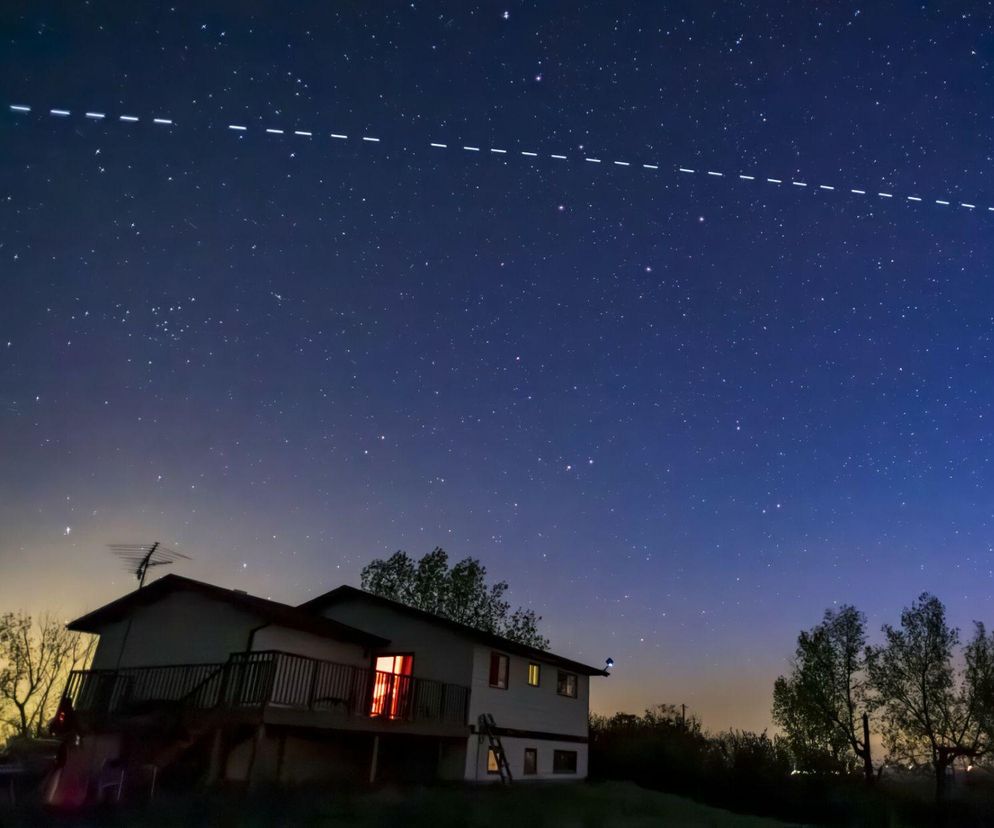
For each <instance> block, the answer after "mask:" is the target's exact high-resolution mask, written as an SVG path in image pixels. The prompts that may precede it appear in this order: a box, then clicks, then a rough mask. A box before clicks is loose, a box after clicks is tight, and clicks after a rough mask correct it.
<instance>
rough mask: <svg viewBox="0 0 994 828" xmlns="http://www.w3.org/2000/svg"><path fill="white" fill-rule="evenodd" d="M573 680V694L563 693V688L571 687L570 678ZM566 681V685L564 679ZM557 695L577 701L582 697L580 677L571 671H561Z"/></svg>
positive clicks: (558, 678)
mask: <svg viewBox="0 0 994 828" xmlns="http://www.w3.org/2000/svg"><path fill="white" fill-rule="evenodd" d="M571 676H572V678H573V692H572V693H568V692H563V688H564V687H566V688H568V687H569V678H570V677H571ZM564 677H565V679H566V681H565V684H564V682H563V679H564ZM556 695H557V696H562V697H563V698H564V699H576V698H579V697H580V677H579V676H578V675H577V674H576V673H571V672H569V670H560V671H559V673H558V675H557V676H556Z"/></svg>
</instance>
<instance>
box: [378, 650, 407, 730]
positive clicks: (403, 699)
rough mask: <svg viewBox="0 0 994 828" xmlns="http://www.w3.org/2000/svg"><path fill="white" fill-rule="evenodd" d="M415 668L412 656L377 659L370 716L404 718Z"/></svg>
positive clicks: (388, 656) (380, 657)
mask: <svg viewBox="0 0 994 828" xmlns="http://www.w3.org/2000/svg"><path fill="white" fill-rule="evenodd" d="M413 668H414V656H412V655H386V656H378V657H377V659H376V673H375V674H374V675H375V678H374V680H373V700H372V704H371V705H370V708H369V715H370V716H386V717H387V718H390V719H400V718H403V717H404V715H405V714H406V711H407V706H408V702H409V700H410V698H411V686H412V683H413V679H412V678H411V674H412V672H413Z"/></svg>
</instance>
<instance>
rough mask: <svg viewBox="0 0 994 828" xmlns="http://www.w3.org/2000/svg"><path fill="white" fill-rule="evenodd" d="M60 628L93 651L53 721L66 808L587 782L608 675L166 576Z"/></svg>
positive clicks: (342, 593)
mask: <svg viewBox="0 0 994 828" xmlns="http://www.w3.org/2000/svg"><path fill="white" fill-rule="evenodd" d="M69 628H70V629H72V630H77V631H80V632H87V633H93V634H95V635H98V636H99V642H98V645H97V648H96V653H95V656H94V660H93V664H92V665H91V667H90V669H88V670H81V671H76V672H74V673H73V674H72V675H71V676H70V679H69V681H68V683H67V686H66V689H65V693H64V696H63V703H62V705H61V706H60V712H59V716H58V717H57V718H58V721H59V722H60V723H61V724H62V726H63V727H64V728H65V729H66V730H67V731H71V732H72V733H73V734H74V735H75V736H76V737H77V738H75V739H74V740H72V745H73V746H72V748H71V749H70V750H69V752H68V758H67V761H66V764H65V767H64V768H63V770H62V775H61V778H60V780H59V784H58V787H57V795H56V798H57V799H61V801H66V802H71V801H79V800H81V799H82V798H84V797H85V796H87V795H92V794H93V792H94V790H95V789H99V788H101V787H104V786H108V785H109V786H110V789H111V793H112V794H113V795H116V793H117V792H119V791H120V790H121V789H122V788H123V787H125V786H126V785H134V784H137V783H136V782H135V781H134V780H136V779H139V778H143V776H150V777H151V780H153V782H152V783H153V784H154V780H160V781H159V784H161V781H168V780H169V779H173V780H177V782H178V784H183V783H184V782H193V781H207V782H220V781H229V782H244V783H250V784H251V783H257V782H270V783H301V782H309V781H340V782H353V783H356V782H372V781H375V780H377V779H396V780H412V781H413V780H417V781H431V780H453V781H455V780H466V781H473V782H490V781H498V780H507V779H511V778H513V779H514V780H515V781H518V780H533V779H534V780H538V779H560V780H562V779H573V780H576V779H582V778H584V777H585V776H586V773H587V722H588V711H589V680H590V677H591V676H603V675H607V674H606V672H605V671H604V670H602V669H599V668H595V667H590V666H587V665H585V664H582V663H580V662H577V661H574V660H572V659H569V658H565V657H563V656H559V655H555V654H553V653H550V652H547V651H544V650H538V649H535V648H533V647H529V646H525V645H523V644H519V643H516V642H513V641H510V640H508V639H506V638H503V637H501V636H498V635H494V634H492V633H487V632H482V631H480V630H477V629H474V628H472V627H468V626H466V625H464V624H460V623H457V622H455V621H450V620H448V619H445V618H441V617H439V616H436V615H433V614H431V613H427V612H424V611H421V610H417V609H413V608H411V607H408V606H405V605H403V604H399V603H397V602H395V601H391V600H389V599H386V598H382V597H379V596H376V595H372V594H370V593H367V592H364V591H362V590H359V589H355V588H353V587H349V586H342V587H339V588H337V589H334V590H332V591H331V592H327V593H325V594H323V595H320V596H318V597H317V598H314V599H312V600H310V601H307V602H306V603H304V604H301V605H300V606H297V607H293V606H290V605H287V604H282V603H279V602H276V601H269V600H266V599H262V598H257V597H254V596H251V595H247V594H246V593H244V592H241V591H239V590H230V589H224V588H222V587H218V586H214V585H211V584H206V583H202V582H200V581H195V580H191V579H189V578H183V577H180V576H177V575H167V576H165V577H163V578H161V579H159V580H157V581H155V582H153V583H152V584H150V585H149V586H146V587H144V588H142V589H140V590H136V591H135V592H132V593H130V594H128V595H126V596H124V597H122V598H120V599H118V600H116V601H113V602H111V603H109V604H107V605H106V606H103V607H100V608H99V609H97V610H94V611H93V612H91V613H88V614H87V615H84V616H83V617H81V618H78V619H76V620H75V621H73V622H71V623H70V624H69ZM126 778H127V782H126V781H125V779H126Z"/></svg>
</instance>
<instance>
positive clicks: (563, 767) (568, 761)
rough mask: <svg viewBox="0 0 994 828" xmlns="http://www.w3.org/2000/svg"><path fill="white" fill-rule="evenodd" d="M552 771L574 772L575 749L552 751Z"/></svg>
mask: <svg viewBox="0 0 994 828" xmlns="http://www.w3.org/2000/svg"><path fill="white" fill-rule="evenodd" d="M552 772H553V773H576V751H575V750H556V751H553V752H552Z"/></svg>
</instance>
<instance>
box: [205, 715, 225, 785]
mask: <svg viewBox="0 0 994 828" xmlns="http://www.w3.org/2000/svg"><path fill="white" fill-rule="evenodd" d="M223 741H224V736H223V735H222V733H221V728H217V729H216V730H215V731H214V738H213V739H212V740H211V759H210V763H209V764H208V766H207V778H206V780H205V782H206V784H207V785H213V784H214V783H215V782H217V780H218V779H220V778H221V775H222V774H223V772H224V771H223V768H222V767H221V749H222V747H223Z"/></svg>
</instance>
